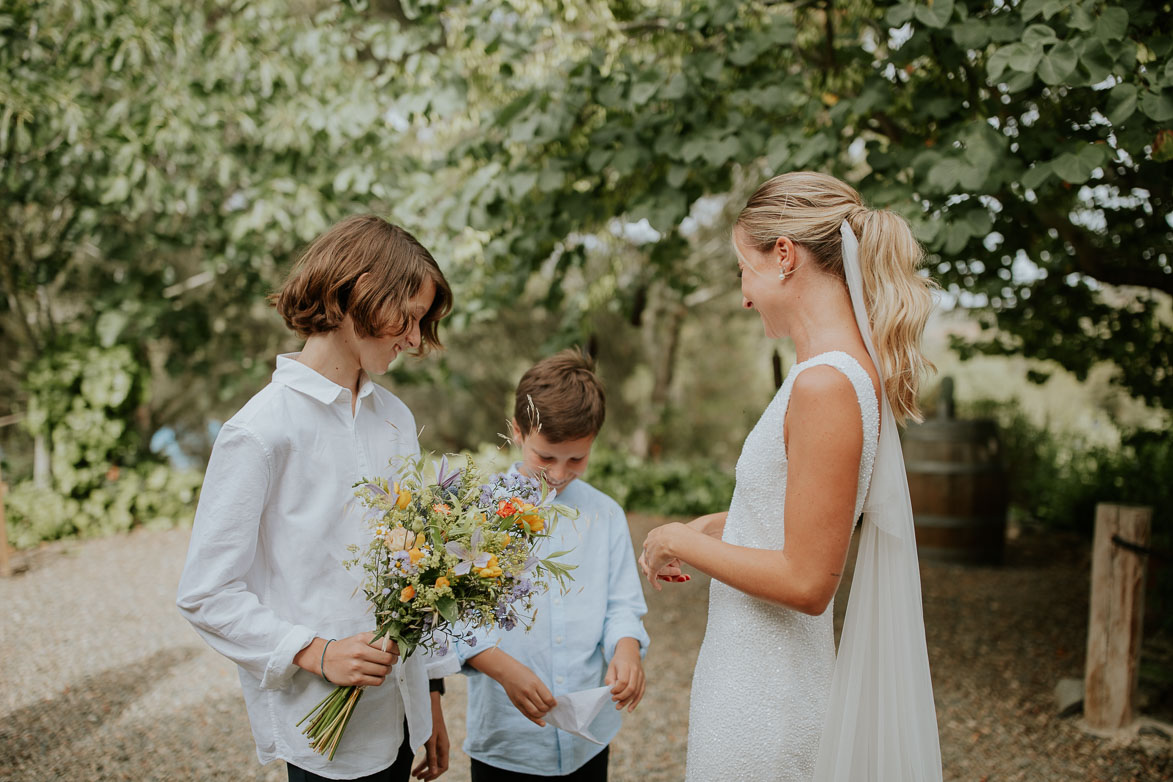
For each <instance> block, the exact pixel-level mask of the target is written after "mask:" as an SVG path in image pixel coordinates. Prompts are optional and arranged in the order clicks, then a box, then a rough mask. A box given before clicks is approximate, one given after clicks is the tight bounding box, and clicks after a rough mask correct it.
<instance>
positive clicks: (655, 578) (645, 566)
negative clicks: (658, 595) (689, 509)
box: [639, 522, 691, 591]
mask: <svg viewBox="0 0 1173 782" xmlns="http://www.w3.org/2000/svg"><path fill="white" fill-rule="evenodd" d="M687 532H688V530H687V528H686V527H685V526H684V525H683V524H680V523H678V522H673V523H672V524H665V525H663V526H661V527H656V528H655V529H653V530H652V531H651V532H649V533H648V536H647V538H645V539H644V548H643V553H642V554H640V557H639V566H640V569H641V570H643V572H644V577H645V578H646V579H647V580H648V581H649V582H650V583H651V585H652V586H654V587H655V588H656V591H659V590H660V589H662V587H661V586H660V581H672V582H681V581H688V580H689V579H690V578H691V576H688V575H685V574H683V573H682V572H681V570H680V565H681V562H680V559H678V558H677V557H676V555H675V554H673V553H672V551H673V543H674V542H675V540H677V539H678V536H679V535H681V534H684V533H687Z"/></svg>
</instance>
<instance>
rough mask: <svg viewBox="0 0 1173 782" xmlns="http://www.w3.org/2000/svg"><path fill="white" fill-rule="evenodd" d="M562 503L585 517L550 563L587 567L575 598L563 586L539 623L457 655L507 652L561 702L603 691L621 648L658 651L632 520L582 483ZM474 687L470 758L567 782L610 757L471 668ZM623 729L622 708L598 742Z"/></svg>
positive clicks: (563, 526) (561, 539)
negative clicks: (535, 715) (646, 622)
mask: <svg viewBox="0 0 1173 782" xmlns="http://www.w3.org/2000/svg"><path fill="white" fill-rule="evenodd" d="M557 502H559V503H562V504H564V505H569V506H570V507H572V508H576V509H577V510H578V512H579V516H578V518H577V519H561V520H559V522H558V526H557V527H555V529H554V532H553V534H552V535H551V536H550V538H548V539H546V540H544V541H543V550H544V551H545V553H552V552H555V551H565V550H567V549H570V553H569V554H567V555H565V556H563V557H561V558H560V561H562V562H564V563H566V564H569V565H577V568H576V569H575V570H572V571H571V572H570V575H571V576H573V578H574V580H573V581H571V582H568V585H569V591H568V592H567V593H566V594H562V591H561V588H560V587H559V586H558V583H557V581H556V580H555V581H554V583H553V584H551V586H550V589H549V590H547V591H546V592H543V593H540V594H537V595H535V596H534V602H533V605H534V609H535V613H534V619H533V623H532V625H531V626H530V628H529V630H528V631H527V630H526V628H524V627H521V626H519V627H516V628H515V629H513V630H511V631H509V632H505V631H502V630H489V631H484V630H482V631H479V632H478V633H476V635H477V636H478V637H477V641H478V643H477V644H476V645H475V646H469V645H468V644H467V643H461V642H458V643H457V644H456V645H455V646H456V650H457V653H458V654H459V656H460V659H461V661H462V662H467V661H468V659H469V658H471V657H474V656H475V655H477V654H479V653H480V652H483V651H485V650H486V649H491V648H493V647H494V646H498V645H499V646H500V648H501V650H502V651H504V652H506V653H508V654H509V655H511V656H512V657H514V658H515V659H517V660H518V661H519V662H521V663H523V664H524V665H526V666H528V667H529V669H530V670H532V671H533V672H534V673H535V674H537V676H538V678H539V679H541V680H542V681H543V682H544V683H545V684H546V686H547V687H548V688H549V689H550V692H551V693H553V695H554V697H555V698H559V697H560V696H562V695H566V694H567V693H571V692H577V691H579V690H589V689H591V688H593V687H599V686H602V684H603V678H604V677H605V676H606V674H607V667H608V665H609V664H610V662H611V658H612V657H614V655H615V646H616V645H617V644H618V643H619V641H620V639H623V638H634V639H635V640H636V641H638V642H639V645H640V653H641V655H642V654H643V652H644V651H646V649H647V646H648V634H647V631H646V630H645V629H644V626H643V621H642V617H643V615H644V614H646V613H647V610H648V609H647V605H646V604H645V602H644V595H643V588H642V581H641V580H640V576H639V571H638V570H637V569H636V564H635V554H634V553H633V551H632V546H631V532H630V531H629V530H628V528H627V516H626V515H625V514H624V513H623V509H622V508H620V507H619V504H618V503H617V502H615V500H613V499H611V498H610V497H608V496H607V495H606V494H604V493H603V492H601V491H599V490H598V489H596V488H594V487H593V486H591V485H590V484H588V483H586V482H585V481H583V480H582V479H581V478H580V479H578V480H575V481H573V482H571V484H570V485H569V486H567V487H566V488H565V489H563V490H562V492H561V493H559V495H558V498H557ZM464 670H465V672H466V673H468V675H469V682H468V738H467V740H466V741H465V742H464V751H465V753H466V754H468V755H469V756H470V757H474V758H476V759H477V760H480V761H481V762H483V763H488V764H489V765H490V766H495V767H496V768H500V769H504V770H506V771H515V772H519V773H523V774H536V775H540V776H564V775H566V774H570V773H572V772H574V771H577V770H578V769H579V768H581V767H582V766H583V765H584V764H586V762H587V761H589V760H590V759H591V758H593V757H594V756H595V755H597V754H598V753H599V752H601V751H602V750H603V747H602V746H600V745H598V744H594V743H591V742H589V741H587V740H586V739H584V738H580V737H578V736H575V735H574V734H571V733H567V732H566V731H563V730H559V729H557V728H553V727H550V726H547V727H545V728H539V727H538V726H537V725H535V724H534V723H532V722H530V721H529V719H527V718H526V717H525V716H524V715H522V713H521V712H519V711H518V710H517V707H516V706H514V705H513V703H512V702H511V701H510V700H509V696H508V695H506V694H505V689H504V688H503V687H502V686H501V685H500V684H498V683H497V682H495V681H493V680H492V679H491V678H489V677H488V676H485V675H484V674H482V673H480V672H478V671H476V669H474V668H472V667H471V666H466V667H465V669H464ZM621 723H622V719H621V714H620V712H618V711H616V709H615V705H614V704H613V703H612V704H609V705H607V706H604V707H603V711H602V713H601V714H599V716H598V717H596V718H595V721H594V722H593V723H592V724H591V733H592V735H594V736H596V737H597V738H598V739H599V740H600V741H604V742H610V741H611V739H613V738H615V734H617V733H618V732H619V728H620V725H621Z"/></svg>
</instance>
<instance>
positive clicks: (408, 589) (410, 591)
mask: <svg viewBox="0 0 1173 782" xmlns="http://www.w3.org/2000/svg"><path fill="white" fill-rule="evenodd" d="M413 597H415V587H413V586H412V585H411V584H408V585H407V586H405V587H404V588H403V591H402V592H400V593H399V602H401V603H406V602H407V601H408V600H411V599H412V598H413Z"/></svg>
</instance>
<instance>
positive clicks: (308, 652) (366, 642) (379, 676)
mask: <svg viewBox="0 0 1173 782" xmlns="http://www.w3.org/2000/svg"><path fill="white" fill-rule="evenodd" d="M374 636H375V634H374V633H359V634H358V635H352V636H350V637H349V638H340V639H338V640H336V641H332V640H328V639H325V638H315V639H314V640H313V641H311V642H310V645H309V646H307V647H306V648H304V649H302V650H301V651H300V652H298V653H297V655H296V656H295V657H294V658H293V663H294V665H296V666H298V667H299V668H303V669H305V670H307V671H309V672H310V673H312V674H314V675H315V676H321V677H322V678H323V679H325V680H326V681H328V682H329V683H330V684H337V685H341V686H344V687H351V686H354V687H378V686H379V685H380V684H382V683H383V680H384V679H386V678H387V675H388V674H389V673H390V672H391V666H393V665H394V664H395V663H396V661H397V660H398V659H399V647H398V646H397V645H396V644H395V642H394V641H391V640H390V639H388V640H387V641H386V644H384V642H383V641H379V642H378V643H377V644H372V643H371V639H373V638H374ZM384 645H386V650H384V649H383V646H384Z"/></svg>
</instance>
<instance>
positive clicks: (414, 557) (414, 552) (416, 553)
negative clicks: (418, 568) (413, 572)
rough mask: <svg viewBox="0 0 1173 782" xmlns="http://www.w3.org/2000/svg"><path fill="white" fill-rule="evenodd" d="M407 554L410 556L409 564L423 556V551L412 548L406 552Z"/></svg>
mask: <svg viewBox="0 0 1173 782" xmlns="http://www.w3.org/2000/svg"><path fill="white" fill-rule="evenodd" d="M407 555H408V556H409V557H411V564H413V565H414V564H415V563H417V562H419V561H420V560H421V559H423V558H424V552H422V551H420V550H419V549H418V548H413V549H412V550H411V551H409V552H407Z"/></svg>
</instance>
